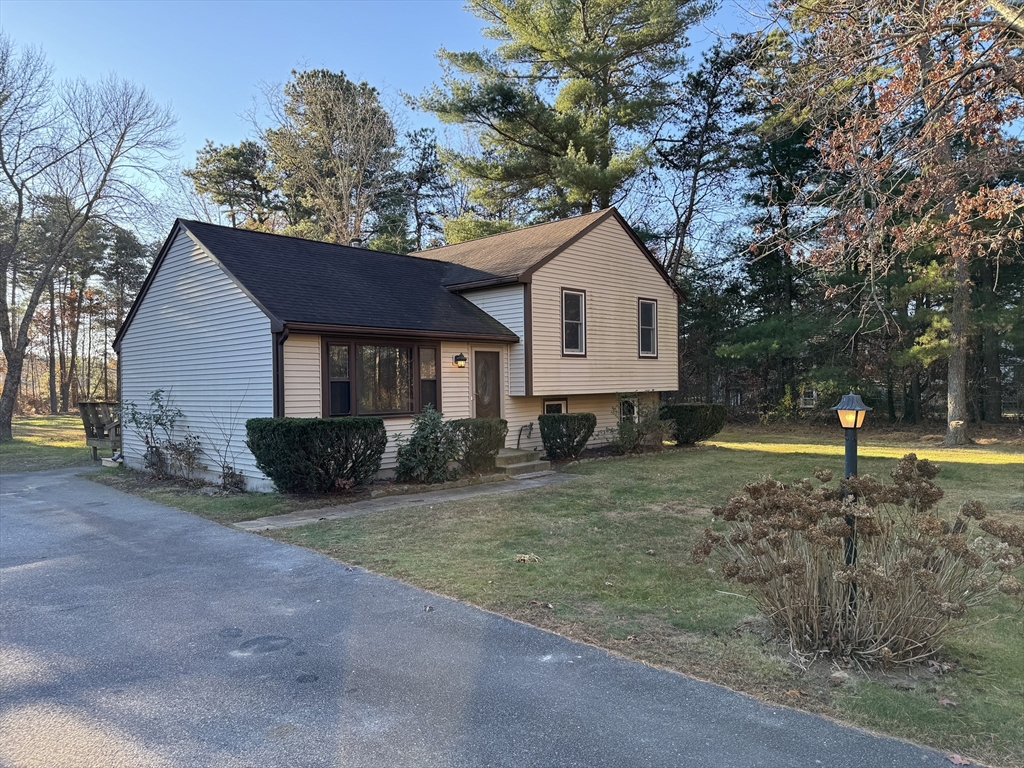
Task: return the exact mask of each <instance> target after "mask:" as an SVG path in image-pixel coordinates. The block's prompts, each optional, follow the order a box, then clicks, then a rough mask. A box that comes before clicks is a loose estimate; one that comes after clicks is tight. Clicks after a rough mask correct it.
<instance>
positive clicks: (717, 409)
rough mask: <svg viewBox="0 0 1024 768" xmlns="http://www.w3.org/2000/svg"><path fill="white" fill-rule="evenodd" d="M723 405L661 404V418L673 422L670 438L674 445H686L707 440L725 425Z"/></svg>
mask: <svg viewBox="0 0 1024 768" xmlns="http://www.w3.org/2000/svg"><path fill="white" fill-rule="evenodd" d="M725 416H726V411H725V406H724V405H719V404H717V403H685V404H680V405H663V406H662V407H661V418H662V419H666V420H669V419H670V420H671V421H672V422H673V423H674V424H675V429H673V430H672V438H673V439H674V440H675V441H676V445H688V444H690V443H699V442H700V441H701V440H707V439H708V438H710V437H713V436H714V435H717V434H718V433H719V432H721V431H722V427H724V426H725Z"/></svg>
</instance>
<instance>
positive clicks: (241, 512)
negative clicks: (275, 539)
mask: <svg viewBox="0 0 1024 768" xmlns="http://www.w3.org/2000/svg"><path fill="white" fill-rule="evenodd" d="M89 479H90V480H93V481H95V482H97V483H102V484H103V485H109V486H110V487H112V488H117V489H118V490H120V491H124V492H125V493H131V494H134V495H136V496H141V497H142V498H144V499H149V500H150V501H155V502H157V503H159V504H165V505H166V506H168V507H176V508H177V509H183V510H185V511H186V512H191V513H192V514H194V515H198V516H199V517H205V518H206V519H207V520H213V521H214V522H217V523H222V524H224V525H231V524H232V523H237V522H239V521H241V520H254V519H256V518H258V517H270V516H271V515H284V514H287V513H289V512H296V511H298V510H302V509H315V508H318V507H327V506H331V505H334V504H338V503H339V497H338V496H336V495H335V496H293V495H289V494H284V493H237V494H227V495H219V494H218V495H207V493H205V492H204V490H212V489H211V488H210V487H209V486H206V487H205V489H204V488H202V487H199V488H197V487H193V486H188V485H185V484H182V483H179V482H176V481H173V480H170V481H166V482H154V481H152V480H149V479H147V478H146V477H145V476H143V475H139V474H138V473H136V472H132V471H131V470H128V469H123V468H121V467H117V468H114V467H110V468H106V469H102V470H100V471H99V472H95V473H92V474H90V475H89Z"/></svg>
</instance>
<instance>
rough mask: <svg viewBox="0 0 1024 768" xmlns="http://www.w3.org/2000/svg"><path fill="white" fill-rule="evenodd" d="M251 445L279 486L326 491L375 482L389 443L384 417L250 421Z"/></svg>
mask: <svg viewBox="0 0 1024 768" xmlns="http://www.w3.org/2000/svg"><path fill="white" fill-rule="evenodd" d="M245 431H246V434H247V435H248V440H246V445H247V446H248V447H249V450H250V451H251V452H252V455H253V456H254V457H255V458H256V466H257V467H259V468H260V470H261V471H262V472H263V473H264V474H265V475H266V476H267V477H269V478H270V479H271V480H273V481H274V485H276V486H277V488H278V490H281V491H284V492H286V493H326V492H328V491H331V490H334V489H335V488H336V487H338V486H346V485H359V484H361V483H365V482H366V481H368V480H372V479H373V478H374V476H375V475H376V474H377V472H378V471H379V470H380V460H381V457H382V456H383V455H384V449H385V447H387V444H388V436H387V432H385V431H384V421H383V419H377V418H363V417H356V418H340V419H289V418H281V419H249V420H248V421H246V422H245Z"/></svg>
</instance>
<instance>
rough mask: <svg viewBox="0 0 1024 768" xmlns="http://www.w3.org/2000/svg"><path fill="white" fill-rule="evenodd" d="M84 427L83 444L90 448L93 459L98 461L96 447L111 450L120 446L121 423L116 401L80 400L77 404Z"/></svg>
mask: <svg viewBox="0 0 1024 768" xmlns="http://www.w3.org/2000/svg"><path fill="white" fill-rule="evenodd" d="M78 412H79V413H80V414H81V415H82V426H84V427H85V444H86V445H88V446H89V447H90V448H92V459H93V461H99V458H100V457H99V454H98V453H97V452H96V449H97V448H104V449H109V450H110V451H111V452H113V451H115V450H117V449H119V448H120V447H121V423H120V422H119V421H118V419H117V415H116V414H117V403H99V402H82V403H79V404H78Z"/></svg>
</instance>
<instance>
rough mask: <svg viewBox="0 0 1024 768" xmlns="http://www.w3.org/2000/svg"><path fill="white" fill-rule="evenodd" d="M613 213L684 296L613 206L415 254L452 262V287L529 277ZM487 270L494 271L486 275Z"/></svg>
mask: <svg viewBox="0 0 1024 768" xmlns="http://www.w3.org/2000/svg"><path fill="white" fill-rule="evenodd" d="M609 219H614V220H615V221H616V222H617V223H618V224H619V226H621V227H622V229H623V230H624V231H625V232H626V233H627V234H628V235H629V236H630V238H631V239H632V240H633V242H634V243H635V244H636V246H637V248H639V249H640V252H641V253H643V255H644V256H645V257H646V258H647V260H648V261H649V262H650V263H651V264H652V265H653V266H654V268H655V269H656V270H657V271H658V274H660V275H661V277H662V279H663V280H665V282H666V283H668V285H669V286H670V287H671V288H672V290H673V291H675V293H676V295H677V296H679V297H680V298H682V292H681V291H680V289H679V286H678V285H676V284H675V282H674V281H673V280H672V279H671V278H670V277H669V276H668V273H667V272H665V269H664V267H662V265H661V263H660V262H659V261H658V260H657V259H656V258H655V257H654V255H653V254H652V253H651V252H650V250H649V249H648V248H647V246H646V245H644V243H643V241H642V240H641V239H640V238H639V237H638V236H637V234H636V232H634V231H633V228H632V227H630V226H629V224H627V223H626V220H625V219H624V218H622V214H620V213H619V212H618V210H617V209H615V208H614V207H613V208H605V209H604V210H600V211H595V212H593V213H587V214H583V215H582V216H575V217H573V218H571V219H561V220H559V221H550V222H546V223H544V224H535V225H533V226H531V227H524V228H522V229H514V230H512V231H510V232H502V233H500V234H497V235H490V236H489V237H481V238H478V239H476V240H467V241H466V242H464V243H457V244H456V245H446V246H442V247H440V248H432V249H430V250H426V251H419V252H417V253H416V254H415V255H416V256H421V257H423V258H428V259H436V260H438V261H444V262H448V263H450V264H451V266H450V267H449V268H448V271H447V273H446V276H445V285H447V286H448V288H449V289H451V290H464V289H469V288H478V287H483V286H485V285H495V284H500V283H503V282H517V281H523V282H526V281H528V279H529V276H530V275H531V274H532V273H533V272H535V271H537V270H538V269H540V268H541V267H542V266H543V265H544V264H546V263H547V262H549V261H550V260H551V259H553V258H555V257H556V256H557V255H558V254H559V253H561V252H562V251H564V250H565V249H566V248H568V247H569V246H571V245H572V244H573V243H575V242H577V241H578V240H579V239H580V238H582V237H584V236H585V235H586V234H587V233H588V232H591V231H592V230H594V229H595V228H596V227H598V226H599V225H600V224H601V223H602V222H604V221H607V220H609ZM486 275H491V277H490V278H488V277H485V276H486Z"/></svg>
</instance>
